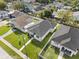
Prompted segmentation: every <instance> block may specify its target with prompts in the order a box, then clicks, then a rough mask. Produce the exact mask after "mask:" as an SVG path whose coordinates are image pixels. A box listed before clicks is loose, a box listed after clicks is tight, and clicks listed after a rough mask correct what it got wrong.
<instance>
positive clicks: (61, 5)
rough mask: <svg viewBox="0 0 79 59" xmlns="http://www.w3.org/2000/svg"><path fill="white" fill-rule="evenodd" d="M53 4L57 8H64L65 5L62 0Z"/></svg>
mask: <svg viewBox="0 0 79 59" xmlns="http://www.w3.org/2000/svg"><path fill="white" fill-rule="evenodd" d="M53 4H54V6H55V7H56V8H57V9H62V8H63V7H64V4H63V3H60V2H53Z"/></svg>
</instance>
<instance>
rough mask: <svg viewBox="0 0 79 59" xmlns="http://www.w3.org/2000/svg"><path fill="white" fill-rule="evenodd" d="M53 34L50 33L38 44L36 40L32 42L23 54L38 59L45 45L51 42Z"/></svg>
mask: <svg viewBox="0 0 79 59" xmlns="http://www.w3.org/2000/svg"><path fill="white" fill-rule="evenodd" d="M51 35H52V33H49V34H48V35H47V36H46V38H45V39H44V40H43V41H42V42H38V41H36V40H35V39H34V40H32V42H31V43H30V44H28V45H27V46H26V47H25V48H24V49H23V51H22V52H23V53H24V54H26V55H27V56H28V57H30V58H31V59H38V54H39V52H40V51H41V49H42V48H43V47H44V45H45V44H46V43H47V41H48V40H49V38H50V36H51Z"/></svg>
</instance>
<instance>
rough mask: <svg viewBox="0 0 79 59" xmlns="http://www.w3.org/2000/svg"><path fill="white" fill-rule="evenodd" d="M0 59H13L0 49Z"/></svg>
mask: <svg viewBox="0 0 79 59" xmlns="http://www.w3.org/2000/svg"><path fill="white" fill-rule="evenodd" d="M0 59H13V58H12V57H11V56H10V55H9V54H8V53H7V52H6V51H4V49H2V48H1V47H0Z"/></svg>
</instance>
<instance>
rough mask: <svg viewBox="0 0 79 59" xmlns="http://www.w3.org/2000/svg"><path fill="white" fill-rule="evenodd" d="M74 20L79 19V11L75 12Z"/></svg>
mask: <svg viewBox="0 0 79 59" xmlns="http://www.w3.org/2000/svg"><path fill="white" fill-rule="evenodd" d="M73 17H74V20H76V21H79V11H76V12H73Z"/></svg>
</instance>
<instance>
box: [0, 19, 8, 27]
mask: <svg viewBox="0 0 79 59" xmlns="http://www.w3.org/2000/svg"><path fill="white" fill-rule="evenodd" d="M6 24H8V21H6V20H5V21H1V22H0V27H1V26H5V25H6Z"/></svg>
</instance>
